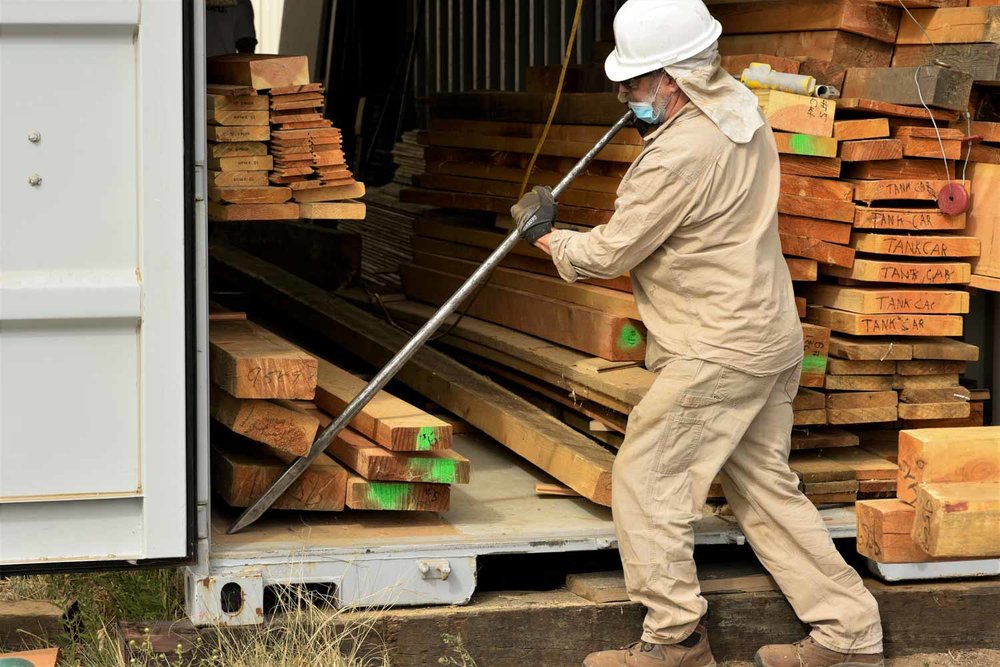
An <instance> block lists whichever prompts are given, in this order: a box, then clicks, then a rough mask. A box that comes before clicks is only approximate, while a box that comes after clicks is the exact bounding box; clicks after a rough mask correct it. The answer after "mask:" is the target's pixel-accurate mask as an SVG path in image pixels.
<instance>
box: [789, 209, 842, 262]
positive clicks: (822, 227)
mask: <svg viewBox="0 0 1000 667" xmlns="http://www.w3.org/2000/svg"><path fill="white" fill-rule="evenodd" d="M778 231H779V232H781V235H782V236H786V235H787V236H798V237H804V238H805V239H807V240H816V241H828V242H830V243H837V244H841V245H846V244H848V243H849V242H850V240H851V225H845V224H841V223H839V222H831V221H829V220H817V219H815V218H804V217H801V216H797V215H786V214H784V213H779V214H778ZM791 254H798V253H791ZM806 256H812V255H806ZM816 259H820V258H818V257H817V258H816ZM852 261H853V256H852Z"/></svg>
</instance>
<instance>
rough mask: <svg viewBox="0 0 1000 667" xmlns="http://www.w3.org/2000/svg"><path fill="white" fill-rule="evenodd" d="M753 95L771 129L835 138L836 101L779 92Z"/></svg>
mask: <svg viewBox="0 0 1000 667" xmlns="http://www.w3.org/2000/svg"><path fill="white" fill-rule="evenodd" d="M737 76H738V75H737ZM754 93H755V94H756V95H757V105H758V106H759V107H760V110H761V111H762V112H763V113H764V117H765V118H767V121H768V123H769V124H770V125H771V128H772V129H774V130H783V131H785V132H795V133H801V134H805V135H813V136H819V137H831V136H833V115H834V113H835V111H836V108H837V103H836V102H835V101H833V100H827V99H823V98H819V97H812V96H811V95H794V94H792V93H786V92H784V91H780V90H755V91H754Z"/></svg>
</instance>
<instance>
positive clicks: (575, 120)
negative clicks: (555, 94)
mask: <svg viewBox="0 0 1000 667" xmlns="http://www.w3.org/2000/svg"><path fill="white" fill-rule="evenodd" d="M551 108H552V94H551V93H515V92H494V91H490V92H485V91H480V92H468V93H439V94H437V95H432V96H431V104H430V117H431V118H489V119H490V120H494V121H517V122H524V123H544V122H545V121H546V119H547V118H548V116H549V110H550V109H551ZM621 116H622V104H621V103H620V102H619V101H618V98H617V95H616V94H615V93H564V94H562V95H561V96H560V102H559V106H558V107H557V109H556V114H555V116H554V117H553V119H552V122H553V123H556V124H560V125H605V126H608V125H612V124H614V123H615V122H616V121H617V120H618V119H619V118H621ZM532 150H534V146H532Z"/></svg>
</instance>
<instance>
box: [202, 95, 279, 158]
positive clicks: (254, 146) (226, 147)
mask: <svg viewBox="0 0 1000 667" xmlns="http://www.w3.org/2000/svg"><path fill="white" fill-rule="evenodd" d="M249 99H253V98H249ZM208 155H209V157H234V156H238V155H267V144H265V143H264V142H262V141H233V142H225V143H218V142H209V144H208Z"/></svg>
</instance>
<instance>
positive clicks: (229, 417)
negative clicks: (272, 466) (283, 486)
mask: <svg viewBox="0 0 1000 667" xmlns="http://www.w3.org/2000/svg"><path fill="white" fill-rule="evenodd" d="M209 406H210V412H211V415H212V418H213V419H215V420H216V421H217V422H219V423H220V424H222V425H223V426H225V427H226V428H228V429H229V430H230V431H232V432H233V433H236V434H239V435H242V436H244V437H246V438H249V439H250V440H253V441H255V442H259V443H262V444H264V445H267V446H268V447H269V448H271V449H275V450H278V451H279V452H284V453H286V454H290V455H292V456H305V455H306V454H308V453H309V448H310V447H311V446H312V443H313V440H315V439H316V432H317V430H319V421H318V420H317V419H316V418H315V417H312V416H310V415H306V414H303V413H302V412H300V411H298V410H295V409H292V408H291V407H289V406H286V405H281V404H279V403H272V402H271V401H266V400H259V399H245V398H235V397H233V396H230V395H229V394H228V393H226V392H225V391H224V390H222V389H219V388H218V387H216V386H215V385H212V387H211V393H210V402H209Z"/></svg>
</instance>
